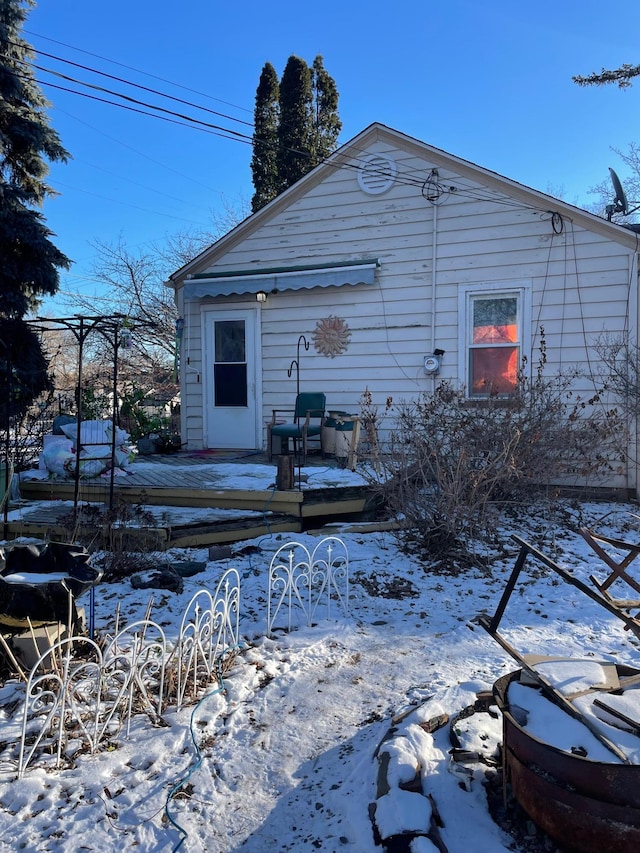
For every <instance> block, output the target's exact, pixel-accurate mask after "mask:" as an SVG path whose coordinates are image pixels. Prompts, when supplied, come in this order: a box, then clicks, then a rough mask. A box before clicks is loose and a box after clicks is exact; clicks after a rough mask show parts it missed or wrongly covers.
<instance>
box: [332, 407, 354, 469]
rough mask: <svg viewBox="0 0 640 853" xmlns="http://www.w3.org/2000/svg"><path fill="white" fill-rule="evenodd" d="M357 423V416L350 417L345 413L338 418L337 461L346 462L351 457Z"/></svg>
mask: <svg viewBox="0 0 640 853" xmlns="http://www.w3.org/2000/svg"><path fill="white" fill-rule="evenodd" d="M355 422H356V415H348V414H346V413H344V412H343V413H341V415H340V417H338V418H336V448H335V454H336V459H339V460H346V459H347V457H348V456H349V451H350V450H351V442H352V439H353V427H354V424H355Z"/></svg>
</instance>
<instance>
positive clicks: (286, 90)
mask: <svg viewBox="0 0 640 853" xmlns="http://www.w3.org/2000/svg"><path fill="white" fill-rule="evenodd" d="M312 109H313V93H312V89H311V70H310V69H309V66H308V65H307V63H306V62H305V61H304V59H300V57H298V56H290V57H289V59H288V60H287V64H286V67H285V69H284V73H283V75H282V80H281V81H280V125H279V127H278V146H279V147H278V178H279V182H280V192H282V191H283V190H286V189H287V188H288V187H290V186H291V184H294V183H295V182H296V181H297V180H299V179H300V178H301V177H303V175H306V174H307V172H308V171H309V170H310V169H311V168H313V166H312V165H310V154H311V142H312V127H313V113H312Z"/></svg>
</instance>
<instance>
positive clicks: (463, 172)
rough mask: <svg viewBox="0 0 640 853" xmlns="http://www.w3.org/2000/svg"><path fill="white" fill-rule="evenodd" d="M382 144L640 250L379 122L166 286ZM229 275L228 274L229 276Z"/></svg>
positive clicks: (632, 236)
mask: <svg viewBox="0 0 640 853" xmlns="http://www.w3.org/2000/svg"><path fill="white" fill-rule="evenodd" d="M379 141H382V142H385V143H387V144H391V145H393V146H394V147H396V148H400V149H403V150H405V151H408V152H410V153H413V154H414V155H415V156H417V157H420V158H422V159H426V160H428V161H429V162H430V163H432V164H434V165H435V166H436V167H440V168H442V169H447V170H450V171H452V172H454V173H456V174H458V175H459V176H460V177H462V178H467V179H469V180H472V181H474V182H476V183H480V184H482V185H484V186H485V187H487V188H489V189H491V190H494V191H497V192H500V193H503V194H505V195H508V196H510V197H512V198H514V199H517V200H518V201H520V202H522V203H523V204H526V205H527V206H529V207H533V208H537V209H539V210H541V211H546V212H550V213H555V212H557V213H560V214H561V215H563V216H564V217H566V218H568V219H571V220H572V221H573V222H576V223H577V224H578V225H580V226H581V227H583V228H585V229H586V230H589V231H594V232H596V233H599V234H601V235H603V236H605V237H606V238H608V239H610V240H613V241H615V242H617V243H620V244H622V245H624V246H626V247H627V248H629V249H631V250H634V251H638V250H640V235H639V234H638V232H637V231H634V230H631V229H629V228H625V227H624V226H622V225H618V224H616V223H614V222H609V221H608V220H606V219H603V218H602V217H600V216H596V215H595V214H592V213H589V212H588V211H586V210H583V209H582V208H579V207H575V206H574V205H571V204H568V203H567V202H564V201H562V200H560V199H557V198H554V197H553V196H550V195H547V194H546V193H543V192H540V191H538V190H534V189H532V188H531V187H527V186H525V185H524V184H521V183H518V182H517V181H514V180H512V179H510V178H506V177H504V176H503V175H500V174H499V173H498V172H494V171H491V170H490V169H486V168H484V167H482V166H478V165H476V164H475V163H472V162H470V161H468V160H464V159H462V158H460V157H456V156H455V155H453V154H448V153H447V152H446V151H443V150H442V149H440V148H435V147H434V146H432V145H428V144H427V143H426V142H422V141H420V140H418V139H415V138H414V137H411V136H408V135H406V134H404V133H401V132H400V131H398V130H394V129H393V128H390V127H387V126H386V125H383V124H380V123H377V122H376V123H374V124H371V125H369V127H367V128H365V130H363V131H362V132H361V133H359V134H358V135H357V136H355V137H353V139H351V140H350V141H349V142H346V143H345V144H344V145H342V146H340V148H338V149H337V150H336V151H334V152H333V154H331V155H330V156H329V157H328V158H327V159H326V160H325V161H324V162H323V163H321V164H320V165H318V166H316V167H315V169H312V171H311V172H309V173H308V174H307V175H305V176H304V177H303V178H301V179H300V180H299V181H297V182H296V183H295V184H293V186H291V187H289V189H287V190H285V191H284V192H283V193H281V194H280V195H279V196H278V197H277V198H275V199H274V200H273V201H271V202H269V204H267V205H265V207H263V208H262V209H261V210H259V211H257V212H256V213H253V214H251V215H250V216H248V217H247V218H246V219H244V220H243V221H242V222H240V223H239V224H238V225H236V226H235V228H233V229H232V230H231V231H229V232H228V233H227V234H225V235H224V236H223V237H221V238H220V239H219V240H217V241H216V242H215V243H213V244H212V245H211V246H209V247H208V248H207V249H205V250H204V251H203V252H201V253H200V254H199V255H197V256H196V257H195V258H194V259H193V260H192V261H190V262H189V263H187V264H185V265H184V266H183V267H181V268H180V269H179V270H176V272H174V273H173V274H172V275H171V276H170V279H169V281H168V282H166V284H167V285H169V286H176V285H180V284H182V283H183V282H184V281H185V280H187V279H191V278H194V277H195V276H198V275H203V271H204V270H205V268H207V267H210V266H211V264H213V263H215V261H216V259H217V258H219V257H220V256H221V255H223V254H224V253H225V252H227V251H229V249H231V248H232V247H233V246H235V245H236V244H238V243H239V242H241V241H242V240H244V239H246V237H248V236H249V235H250V234H251V233H252V232H253V231H255V230H256V229H258V228H260V226H261V225H262V224H263V223H264V222H265V221H268V220H269V219H270V218H271V217H273V216H276V215H277V214H278V213H279V212H280V211H282V210H283V209H286V208H287V207H288V206H289V205H291V204H292V203H293V202H295V201H296V200H297V199H299V198H300V197H302V196H303V195H304V194H305V193H307V192H308V191H309V190H310V189H312V188H313V187H314V186H316V185H317V184H319V183H321V182H322V181H323V180H324V179H325V178H326V176H327V175H328V174H330V173H331V172H332V171H334V170H335V169H339V168H345V167H348V168H357V166H356V164H357V163H359V162H361V160H362V155H363V153H364V152H365V151H366V149H367V148H368V147H369V146H371V145H372V144H373V143H375V142H379ZM425 179H426V175H425ZM260 273H261V271H260V270H253V271H252V273H251V274H252V275H254V276H255V275H256V274H260ZM246 274H247V271H245V275H246ZM226 275H227V276H229V273H227V274H226ZM206 277H207V278H211V273H206Z"/></svg>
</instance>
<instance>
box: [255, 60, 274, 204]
mask: <svg viewBox="0 0 640 853" xmlns="http://www.w3.org/2000/svg"><path fill="white" fill-rule="evenodd" d="M279 97H280V86H279V85H278V75H277V74H276V70H275V68H274V67H273V65H272V64H271V63H270V62H267V63H265V66H264V68H263V69H262V74H261V75H260V82H259V84H258V89H257V91H256V106H255V111H254V118H253V126H254V131H253V156H252V158H251V175H252V178H253V186H254V189H255V193H254V195H253V198H252V199H251V210H252V211H253V212H254V213H255V212H256V210H260V208H261V207H264V206H265V204H268V202H270V201H271V199H274V198H275V197H276V196H277V195H278V188H279V181H278V165H277V153H278V123H279V118H280V102H279Z"/></svg>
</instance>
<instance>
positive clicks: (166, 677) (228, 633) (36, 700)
mask: <svg viewBox="0 0 640 853" xmlns="http://www.w3.org/2000/svg"><path fill="white" fill-rule="evenodd" d="M239 627H240V578H239V575H238V572H237V570H236V569H228V570H227V571H226V572H225V573H224V575H223V576H222V578H221V579H220V582H219V583H218V585H217V587H216V590H215V593H214V594H213V595H211V593H210V592H209V591H208V590H200V592H198V593H196V595H194V596H193V598H192V599H191V601H190V602H189V604H188V605H187V608H186V610H185V612H184V616H183V618H182V622H181V625H180V633H179V636H178V641H177V644H176V645H175V646H173V647H171V646H170V644H168V643H167V640H166V637H165V633H164V631H163V630H162V628H161V627H160V625H158V624H157V623H155V622H153V621H151V620H150V619H143V620H141V621H139V622H134V623H132V624H131V625H128V626H127V627H125V628H123V629H122V630H121V631H118V633H117V634H116V635H115V636H114V637H113V638H112V639H108V640H107V643H106V645H105V646H104V648H101V647H100V646H99V645H98V643H96V642H95V641H93V640H90V639H87V638H85V637H71V638H69V639H65V640H60V641H59V642H57V643H55V644H54V645H53V646H52V647H51V648H50V649H48V650H47V652H45V654H43V655H42V656H41V657H40V659H39V660H38V661H37V662H36V664H35V666H34V667H33V669H32V670H31V673H30V675H29V678H28V681H27V686H26V695H25V700H24V706H23V721H22V732H21V739H20V754H19V759H18V776H22V775H23V774H24V772H25V770H26V769H27V767H28V765H29V764H30V763H31V762H32V761H33V760H34V758H35V757H36V756H42V755H43V754H49V755H51V756H54V757H55V758H54V763H55V766H56V767H59V766H60V764H61V761H62V755H63V752H64V753H65V754H67V753H69V752H70V751H71V752H81V751H89V752H91V753H93V752H95V750H96V749H97V748H98V746H99V745H100V744H101V743H103V742H104V741H107V740H109V739H111V738H114V737H115V736H117V735H118V734H119V733H120V732H122V730H123V729H124V731H125V735H128V734H129V729H130V725H131V719H132V717H133V716H134V715H135V714H137V713H141V712H144V713H146V714H147V715H148V716H150V717H151V718H152V720H154V722H159V720H160V715H161V713H162V711H163V709H164V708H165V707H166V706H167V705H169V704H171V703H172V702H173V703H175V704H176V705H177V707H178V708H180V707H182V705H183V704H185V702H186V701H187V700H188V701H194V700H195V699H196V698H197V694H198V693H199V692H200V691H202V690H203V689H204V688H205V687H206V686H207V685H209V684H211V683H212V682H214V681H217V682H218V684H221V680H222V668H223V665H224V660H225V658H226V656H227V655H228V654H229V652H230V651H231V650H233V649H237V648H238V647H239V645H240V635H239Z"/></svg>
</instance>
